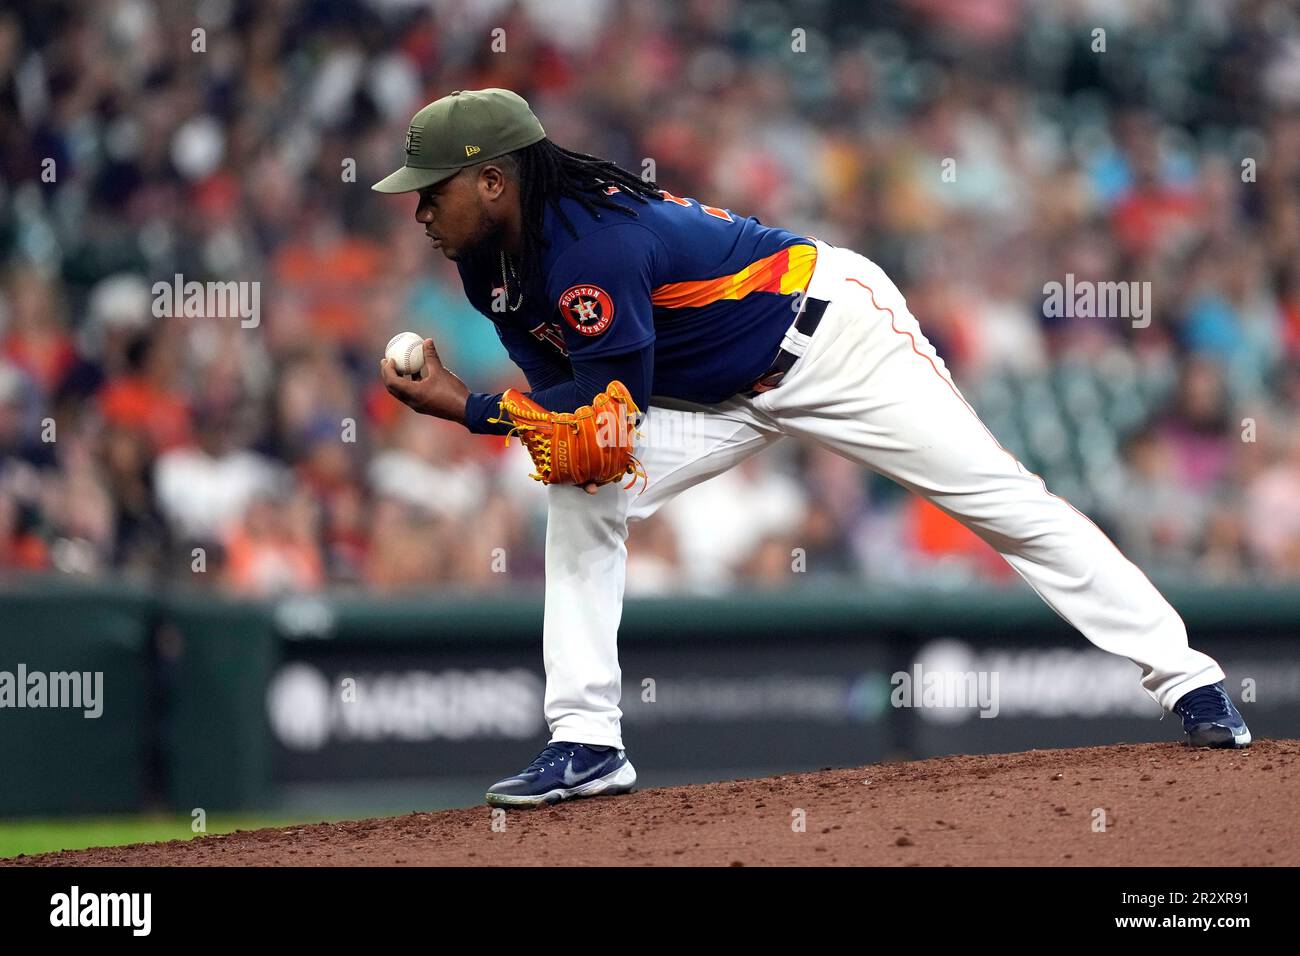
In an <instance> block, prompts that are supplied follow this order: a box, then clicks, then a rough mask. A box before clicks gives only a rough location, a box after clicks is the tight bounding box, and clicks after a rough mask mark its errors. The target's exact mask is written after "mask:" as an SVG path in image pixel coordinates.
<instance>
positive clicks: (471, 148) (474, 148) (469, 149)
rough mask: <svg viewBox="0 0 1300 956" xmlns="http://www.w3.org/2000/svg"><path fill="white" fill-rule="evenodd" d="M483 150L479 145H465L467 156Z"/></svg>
mask: <svg viewBox="0 0 1300 956" xmlns="http://www.w3.org/2000/svg"><path fill="white" fill-rule="evenodd" d="M481 152H482V150H481V149H479V148H478V147H477V146H466V147H465V155H466V156H473V155H474V154H475V153H481Z"/></svg>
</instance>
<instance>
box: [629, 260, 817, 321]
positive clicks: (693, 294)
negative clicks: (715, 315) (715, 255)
mask: <svg viewBox="0 0 1300 956" xmlns="http://www.w3.org/2000/svg"><path fill="white" fill-rule="evenodd" d="M816 262H817V247H816V246H810V245H794V246H786V247H785V248H784V249H779V250H777V251H776V252H774V253H772V254H771V255H770V256H767V257H765V258H762V259H759V260H758V261H757V262H751V263H750V264H749V265H747V266H745V268H743V269H741V270H740V271H739V272H737V273H735V274H734V275H729V276H720V277H718V278H716V279H697V280H693V281H691V282H669V283H667V284H666V285H661V286H658V287H657V288H655V289H654V290H652V292H651V294H650V301H651V302H652V303H653V304H654V305H656V306H658V307H660V308H664V309H689V308H698V307H699V306H703V305H709V304H710V303H713V302H718V301H720V300H722V299H743V298H744V297H745V296H747V295H749V294H750V293H751V292H777V293H780V294H781V295H790V294H791V293H794V292H803V291H804V290H805V289H807V288H808V282H809V280H810V279H811V278H812V272H813V266H814V265H815V264H816Z"/></svg>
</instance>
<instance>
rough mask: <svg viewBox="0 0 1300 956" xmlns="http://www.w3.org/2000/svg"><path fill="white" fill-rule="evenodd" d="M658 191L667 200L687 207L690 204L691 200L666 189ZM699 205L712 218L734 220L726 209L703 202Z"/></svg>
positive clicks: (725, 220) (726, 220)
mask: <svg viewBox="0 0 1300 956" xmlns="http://www.w3.org/2000/svg"><path fill="white" fill-rule="evenodd" d="M659 192H660V193H661V194H662V195H663V197H664V199H666V200H667V201H668V202H675V203H677V205H679V206H686V207H688V208H689V207H690V205H691V201H690V200H689V199H682V198H681V197H679V196H674V195H673V194H672V193H670V192H669V191H668V190H666V189H661V190H659ZM699 206H700V209H701V210H702V211H703V212H706V213H708V214H709V215H710V216H712V217H713V218H714V219H721V220H723V221H724V222H734V221H735V220H733V219H732V218H731V213H729V212H727V210H725V209H719V208H718V207H717V206H706V205H704V204H703V203H700V204H699Z"/></svg>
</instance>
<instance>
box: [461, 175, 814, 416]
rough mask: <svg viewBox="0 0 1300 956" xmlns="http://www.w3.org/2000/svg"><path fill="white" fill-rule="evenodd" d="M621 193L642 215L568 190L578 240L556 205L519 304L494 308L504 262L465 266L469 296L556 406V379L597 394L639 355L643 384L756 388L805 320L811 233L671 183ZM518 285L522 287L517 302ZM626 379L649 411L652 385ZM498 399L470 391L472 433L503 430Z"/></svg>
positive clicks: (710, 394) (705, 396)
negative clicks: (659, 191)
mask: <svg viewBox="0 0 1300 956" xmlns="http://www.w3.org/2000/svg"><path fill="white" fill-rule="evenodd" d="M609 195H610V198H611V199H613V200H614V201H615V202H617V203H619V204H620V205H624V206H627V207H629V208H631V209H633V210H635V212H636V213H637V215H636V217H635V218H633V217H630V216H628V215H626V214H624V213H622V212H620V211H617V210H609V209H599V210H598V212H599V215H598V216H595V217H593V216H592V214H590V213H588V212H587V211H586V210H585V209H584V208H583V207H582V205H581V204H580V203H579V202H577V201H576V200H573V199H568V198H566V199H562V200H561V208H562V209H563V210H564V212H565V213H566V215H567V216H568V218H569V221H570V222H571V223H572V224H573V227H574V229H575V231H576V232H577V237H576V238H575V237H574V236H573V235H571V234H570V233H569V231H568V230H567V229H566V228H565V226H564V224H563V222H562V221H560V219H559V218H558V217H557V216H556V215H555V211H554V209H552V208H551V207H550V206H549V205H548V206H547V207H546V215H545V220H544V222H543V230H544V233H543V234H544V235H545V237H546V238H547V239H548V240H549V242H550V244H549V246H547V247H546V249H545V252H544V254H543V256H542V275H543V276H544V279H543V280H537V281H534V282H533V283H531V284H530V285H529V286H528V287H526V288H525V289H524V302H523V305H522V306H521V307H520V308H519V310H518V311H514V312H511V311H509V310H503V311H494V310H493V308H492V305H493V297H494V292H495V290H497V289H499V288H500V286H501V276H500V270H499V268H497V269H492V268H485V269H484V270H483V272H478V271H476V270H474V269H471V268H470V267H469V266H467V265H466V264H465V263H464V262H462V263H460V271H461V279H462V281H463V282H464V285H465V294H466V295H467V296H468V298H469V301H470V302H471V303H472V304H473V305H474V307H475V308H476V309H478V310H479V311H480V312H482V313H483V314H484V315H485V316H487V317H488V318H489V319H491V320H492V321H493V323H494V324H495V325H496V328H497V333H498V335H499V336H500V337H501V341H502V343H503V344H504V345H505V347H506V349H507V350H508V351H509V353H510V357H511V359H512V360H513V361H514V362H515V364H516V365H518V366H519V367H520V368H521V369H522V370H523V371H524V373H525V375H526V376H527V378H528V383H529V386H530V388H532V389H533V393H532V397H533V398H534V399H535V400H537V401H539V403H540V404H542V405H543V406H544V407H546V408H552V405H551V404H548V403H547V401H546V400H545V398H546V397H547V395H546V393H547V392H548V390H550V389H554V388H555V387H556V386H559V385H562V384H564V383H566V382H574V381H579V382H580V383H581V384H582V386H583V387H582V388H581V389H579V391H580V392H585V391H586V390H587V388H588V387H589V386H590V385H592V384H594V383H596V382H597V381H598V380H599V375H604V374H606V373H607V371H608V370H610V369H617V368H626V369H629V372H628V374H629V376H632V377H635V372H634V371H632V370H631V365H629V364H628V363H633V362H634V360H635V365H636V367H637V368H640V367H644V368H646V369H647V370H649V376H648V378H649V380H648V381H647V382H646V383H645V388H644V389H643V391H648V392H649V393H651V394H654V395H663V396H668V397H673V398H680V399H685V400H688V401H693V402H699V403H703V404H710V405H711V404H716V403H718V402H721V401H724V400H725V399H727V398H730V397H731V396H732V395H735V394H736V393H737V392H741V391H744V390H746V389H747V388H749V386H750V385H751V384H752V383H753V381H754V380H755V379H756V378H757V377H758V376H759V375H761V374H762V373H763V372H765V371H766V370H767V368H768V366H769V365H770V364H771V362H772V359H773V358H774V357H775V355H776V352H777V350H778V348H779V347H780V343H781V339H782V337H783V336H784V334H785V332H786V330H787V329H788V328H789V326H790V324H791V322H793V321H794V318H795V308H796V307H797V302H796V301H795V299H794V293H798V292H802V291H804V290H805V289H806V288H807V286H808V280H809V278H810V277H811V275H812V269H813V264H814V262H815V260H816V247H815V246H814V245H813V243H812V240H810V239H808V238H806V237H804V236H800V235H796V234H795V233H792V232H789V231H787V230H785V229H778V228H773V227H770V226H765V225H763V224H762V223H760V222H759V221H758V220H757V219H755V218H753V217H740V216H735V215H733V214H732V213H731V212H729V211H727V210H725V209H718V208H716V207H713V206H707V205H704V204H702V203H699V202H697V201H696V200H693V199H680V198H678V197H676V196H672V195H671V194H668V193H664V194H663V195H664V198H662V199H650V200H648V201H647V202H644V203H641V202H637V201H636V200H635V199H634V198H631V197H629V196H628V195H627V194H625V193H623V192H621V191H619V190H617V189H614V190H613V191H612V192H610V193H609ZM515 296H516V289H515V287H514V285H513V284H512V285H511V286H510V304H513V303H514V300H515ZM500 301H501V300H500V297H498V308H500V305H499V303H500ZM619 357H625V358H621V359H620V358H619ZM584 373H585V374H584ZM597 373H598V374H597ZM593 375H595V376H596V377H592V376H593ZM607 381H608V380H607V379H606V380H605V381H599V384H597V385H595V389H594V390H593V391H591V392H590V393H589V394H586V395H585V398H579V399H578V401H577V404H583V403H585V402H589V401H590V400H591V397H592V395H594V393H595V391H598V390H599V389H600V388H601V387H603V386H604V385H605V384H606V382H607ZM624 384H626V385H628V387H629V389H630V390H632V393H633V396H634V398H636V399H637V400H638V404H641V406H642V407H643V408H644V407H645V404H644V402H645V398H646V396H643V395H638V394H637V389H636V388H635V387H634V386H633V384H632V383H630V382H626V381H625V382H624ZM538 393H541V394H540V396H539V394H538ZM561 396H562V397H563V400H564V401H565V402H568V401H569V400H570V397H571V396H570V393H569V392H567V391H564V392H560V393H558V394H557V395H556V398H557V399H558V398H560V397H561ZM498 398H499V396H487V395H481V394H479V395H475V396H471V406H472V407H471V409H470V410H469V411H468V412H467V416H466V417H467V421H466V424H467V425H468V426H469V427H470V428H471V430H475V431H480V430H481V431H496V430H498V429H494V428H492V427H490V426H484V425H483V424H482V419H483V418H484V417H486V416H485V415H483V414H482V412H483V410H484V409H487V414H494V413H495V412H496V400H497V399H498ZM574 407H576V405H570V406H569V407H567V408H552V410H554V411H572V410H573V408H574Z"/></svg>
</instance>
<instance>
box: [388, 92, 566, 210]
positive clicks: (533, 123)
mask: <svg viewBox="0 0 1300 956" xmlns="http://www.w3.org/2000/svg"><path fill="white" fill-rule="evenodd" d="M545 136H546V130H544V129H542V124H541V122H539V121H538V119H537V117H536V116H535V115H534V114H533V111H532V110H531V109H529V108H528V103H527V102H526V101H525V100H524V98H523V97H522V96H520V95H519V94H518V93H513V92H511V91H510V90H502V89H496V88H493V89H487V90H457V91H456V92H454V93H452V94H450V95H448V96H444V97H443V98H442V99H440V100H434V101H433V102H432V103H430V104H429V105H428V106H426V107H425V108H424V109H422V110H420V112H418V113H416V114H415V116H414V117H412V119H411V127H410V129H408V130H407V131H406V165H404V166H403V167H402V168H401V169H399V170H397V171H396V172H395V173H393V174H391V175H389V176H385V177H384V178H383V179H381V180H380V181H379V182H377V183H375V184H374V185H373V186H371V187H370V188H371V189H373V190H375V191H376V192H381V193H409V192H414V191H415V190H417V189H424V188H425V187H427V186H433V185H435V184H436V183H440V182H442V181H443V180H444V179H450V178H451V177H452V176H454V175H456V173H457V172H459V171H460V170H462V169H464V168H465V167H466V166H472V165H474V164H475V163H481V162H483V161H484V160H488V159H496V158H497V157H498V156H504V155H505V154H506V153H509V152H513V151H514V150H516V149H522V148H523V147H525V146H531V145H532V144H533V143H536V142H537V141H538V140H540V139H543V138H544V137H545Z"/></svg>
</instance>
